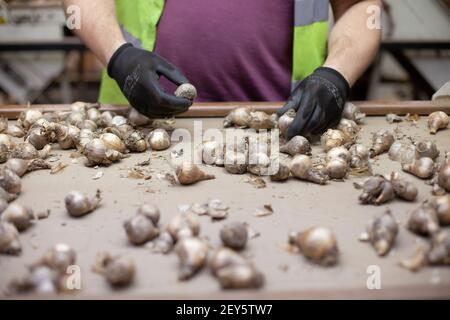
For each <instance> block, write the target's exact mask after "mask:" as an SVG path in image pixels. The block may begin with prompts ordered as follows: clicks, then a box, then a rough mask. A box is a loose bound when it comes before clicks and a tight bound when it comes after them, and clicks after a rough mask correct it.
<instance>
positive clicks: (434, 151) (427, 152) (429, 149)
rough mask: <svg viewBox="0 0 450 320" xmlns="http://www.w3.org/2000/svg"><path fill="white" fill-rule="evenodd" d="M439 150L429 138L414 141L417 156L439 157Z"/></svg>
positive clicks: (434, 158)
mask: <svg viewBox="0 0 450 320" xmlns="http://www.w3.org/2000/svg"><path fill="white" fill-rule="evenodd" d="M439 153H440V152H439V150H438V148H437V146H436V144H435V143H434V142H433V141H430V140H422V141H419V142H418V143H416V157H417V158H424V157H427V158H431V159H433V160H436V158H437V157H439Z"/></svg>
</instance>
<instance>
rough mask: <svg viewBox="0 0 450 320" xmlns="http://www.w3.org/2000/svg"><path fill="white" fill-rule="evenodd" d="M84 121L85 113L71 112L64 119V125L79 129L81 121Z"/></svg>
mask: <svg viewBox="0 0 450 320" xmlns="http://www.w3.org/2000/svg"><path fill="white" fill-rule="evenodd" d="M84 120H86V113H82V112H72V113H71V114H69V116H68V117H67V118H66V123H67V124H69V125H72V126H75V127H78V128H81V125H82V124H83V121H84Z"/></svg>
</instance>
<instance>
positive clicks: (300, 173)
mask: <svg viewBox="0 0 450 320" xmlns="http://www.w3.org/2000/svg"><path fill="white" fill-rule="evenodd" d="M290 169H291V174H292V175H293V176H294V177H296V178H298V179H301V180H306V181H310V182H314V183H317V184H326V183H327V180H328V177H327V176H325V175H324V174H322V173H321V172H320V171H318V170H315V169H314V168H313V164H312V160H311V158H310V157H308V156H306V155H301V154H300V155H296V156H295V157H294V159H293V160H292V161H291V168H290Z"/></svg>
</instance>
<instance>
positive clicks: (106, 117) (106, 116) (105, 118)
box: [99, 111, 114, 128]
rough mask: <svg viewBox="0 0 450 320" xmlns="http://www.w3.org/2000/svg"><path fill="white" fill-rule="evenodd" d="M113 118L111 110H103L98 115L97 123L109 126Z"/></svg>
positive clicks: (104, 126)
mask: <svg viewBox="0 0 450 320" xmlns="http://www.w3.org/2000/svg"><path fill="white" fill-rule="evenodd" d="M113 118H114V113H112V112H111V111H104V112H102V114H101V115H100V120H99V124H100V126H101V127H103V128H106V127H111V126H112V125H113V122H112V119H113Z"/></svg>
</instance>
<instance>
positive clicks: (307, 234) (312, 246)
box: [290, 227, 339, 266]
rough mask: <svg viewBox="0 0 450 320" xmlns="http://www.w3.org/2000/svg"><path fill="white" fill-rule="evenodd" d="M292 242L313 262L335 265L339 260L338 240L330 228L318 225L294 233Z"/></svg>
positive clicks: (291, 237) (291, 238)
mask: <svg viewBox="0 0 450 320" xmlns="http://www.w3.org/2000/svg"><path fill="white" fill-rule="evenodd" d="M290 242H291V243H292V244H294V245H296V246H298V248H299V249H300V251H301V253H302V254H303V255H304V256H305V257H306V258H308V259H309V260H311V261H312V262H315V263H317V264H320V265H323V266H331V265H335V264H336V263H337V262H338V258H339V250H338V246H337V240H336V237H335V235H334V234H333V232H332V231H331V230H330V229H328V228H324V227H316V228H310V229H308V230H306V231H303V232H299V233H296V234H295V235H294V234H292V235H291V236H290Z"/></svg>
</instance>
